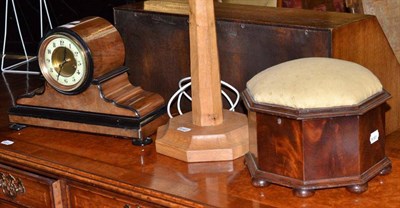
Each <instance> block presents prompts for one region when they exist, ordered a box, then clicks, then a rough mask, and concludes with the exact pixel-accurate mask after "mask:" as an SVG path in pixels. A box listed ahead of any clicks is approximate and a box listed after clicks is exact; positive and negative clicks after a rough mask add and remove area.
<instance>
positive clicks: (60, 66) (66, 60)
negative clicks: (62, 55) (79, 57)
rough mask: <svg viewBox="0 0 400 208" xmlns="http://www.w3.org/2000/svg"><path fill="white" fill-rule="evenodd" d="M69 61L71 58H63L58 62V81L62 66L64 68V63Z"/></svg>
mask: <svg viewBox="0 0 400 208" xmlns="http://www.w3.org/2000/svg"><path fill="white" fill-rule="evenodd" d="M69 61H71V59H69V58H68V59H64V61H63V62H62V63H61V64H60V65H58V68H60V70H58V75H57V81H58V79H59V78H60V75H61V71H62V70H63V68H64V65H65V64H66V63H68V62H69Z"/></svg>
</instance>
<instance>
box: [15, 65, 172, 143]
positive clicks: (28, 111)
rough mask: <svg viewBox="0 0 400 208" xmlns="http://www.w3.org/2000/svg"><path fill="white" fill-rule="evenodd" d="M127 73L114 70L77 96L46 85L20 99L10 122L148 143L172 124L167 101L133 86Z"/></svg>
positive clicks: (126, 69)
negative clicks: (146, 141)
mask: <svg viewBox="0 0 400 208" xmlns="http://www.w3.org/2000/svg"><path fill="white" fill-rule="evenodd" d="M127 71H128V68H126V67H122V68H119V69H117V70H114V71H112V72H111V73H109V74H107V75H105V76H103V77H101V78H99V79H96V80H94V81H93V82H92V84H91V85H90V86H89V88H88V89H86V90H85V91H84V92H82V93H79V94H76V95H65V94H61V93H59V92H57V91H56V90H54V89H53V88H52V87H50V86H49V85H48V84H47V83H46V84H45V85H44V86H43V87H42V88H40V89H37V90H35V91H34V92H32V93H29V94H26V95H24V96H23V97H21V98H19V99H18V100H17V101H16V105H15V106H13V107H12V108H11V109H10V111H9V120H10V122H11V123H17V124H27V125H32V126H41V127H50V128H57V129H66V130H75V131H82V132H90V133H98V134H106V135H113V136H121V137H129V138H134V142H137V140H139V141H144V140H145V139H146V137H147V136H149V135H151V134H153V133H154V132H155V131H156V130H157V128H158V126H161V125H164V124H165V123H166V122H167V120H168V118H167V116H166V115H165V105H164V100H163V98H162V97H161V96H160V95H158V94H156V93H152V92H148V91H145V90H143V89H141V88H140V87H135V86H133V85H131V83H130V82H129V80H128V74H127ZM139 144H140V142H139Z"/></svg>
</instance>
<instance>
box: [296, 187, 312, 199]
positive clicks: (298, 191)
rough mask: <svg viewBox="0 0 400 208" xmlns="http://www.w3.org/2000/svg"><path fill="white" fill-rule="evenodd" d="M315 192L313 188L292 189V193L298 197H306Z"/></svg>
mask: <svg viewBox="0 0 400 208" xmlns="http://www.w3.org/2000/svg"><path fill="white" fill-rule="evenodd" d="M314 194H315V190H314V189H304V188H296V189H293V195H294V196H297V197H300V198H306V197H311V196H313V195H314Z"/></svg>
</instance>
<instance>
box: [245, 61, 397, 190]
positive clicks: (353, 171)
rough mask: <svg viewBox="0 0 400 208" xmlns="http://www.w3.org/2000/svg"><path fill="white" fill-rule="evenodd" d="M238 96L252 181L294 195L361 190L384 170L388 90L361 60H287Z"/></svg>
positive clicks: (255, 79) (251, 82)
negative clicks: (244, 111) (288, 190)
mask: <svg viewBox="0 0 400 208" xmlns="http://www.w3.org/2000/svg"><path fill="white" fill-rule="evenodd" d="M242 97H243V100H244V103H245V105H246V107H247V109H248V120H249V139H250V152H249V153H247V154H246V156H245V163H246V165H247V167H248V169H249V172H250V174H251V176H252V183H253V185H254V186H257V187H263V186H267V185H269V184H271V183H272V184H278V185H282V186H286V187H290V188H292V189H293V193H294V195H296V196H298V197H308V196H312V195H313V194H314V192H315V190H316V189H325V188H334V187H346V188H347V190H349V191H350V192H354V193H362V192H364V191H366V190H367V189H368V181H369V180H370V179H372V178H373V177H375V176H376V175H378V174H382V175H384V174H388V173H390V171H391V162H390V160H389V159H388V157H386V155H385V111H386V110H387V105H386V103H385V102H386V100H387V99H389V98H390V95H389V93H387V92H386V91H385V90H384V89H383V87H382V85H381V83H380V81H379V80H378V79H377V78H376V77H375V75H374V74H372V73H371V72H370V71H369V70H368V69H366V68H364V67H363V66H360V65H358V64H355V63H352V62H348V61H343V60H338V59H332V58H303V59H297V60H293V61H289V62H285V63H282V64H279V65H276V66H273V67H270V68H268V69H266V70H264V71H262V72H260V73H259V74H257V75H256V76H254V77H253V78H252V79H251V80H249V81H248V83H247V88H246V90H245V91H244V92H243V93H242Z"/></svg>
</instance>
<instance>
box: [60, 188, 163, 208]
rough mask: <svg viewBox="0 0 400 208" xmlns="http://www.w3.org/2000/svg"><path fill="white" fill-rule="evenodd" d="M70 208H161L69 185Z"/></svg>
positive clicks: (112, 194)
mask: <svg viewBox="0 0 400 208" xmlns="http://www.w3.org/2000/svg"><path fill="white" fill-rule="evenodd" d="M67 190H68V198H69V203H70V207H73V208H86V207H102V208H145V207H161V206H159V205H156V204H152V203H149V202H145V201H142V200H139V199H132V198H129V197H125V196H121V195H117V194H115V193H112V192H109V191H104V190H100V189H97V188H95V187H91V186H86V185H81V184H79V185H77V184H69V185H68V186H67Z"/></svg>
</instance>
